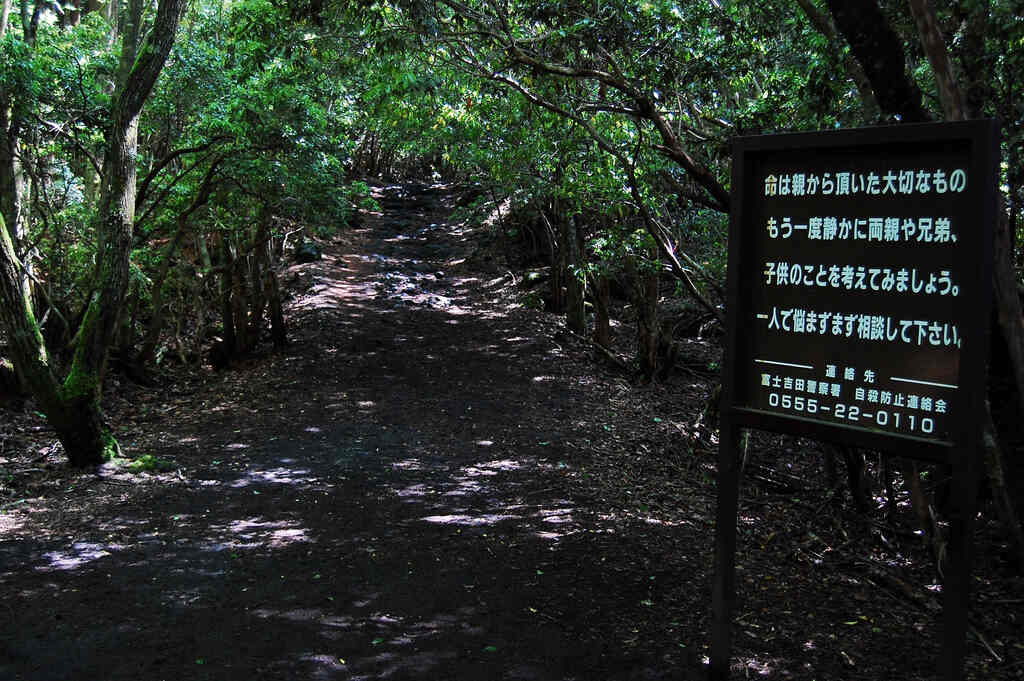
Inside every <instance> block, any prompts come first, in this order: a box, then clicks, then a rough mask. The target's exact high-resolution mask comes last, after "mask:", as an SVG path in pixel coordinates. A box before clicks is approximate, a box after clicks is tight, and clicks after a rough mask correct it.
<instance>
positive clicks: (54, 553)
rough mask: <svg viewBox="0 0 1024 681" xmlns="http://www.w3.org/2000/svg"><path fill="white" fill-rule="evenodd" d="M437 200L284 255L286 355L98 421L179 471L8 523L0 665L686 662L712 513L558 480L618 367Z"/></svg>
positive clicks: (645, 667) (694, 674)
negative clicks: (669, 519) (532, 307)
mask: <svg viewBox="0 0 1024 681" xmlns="http://www.w3.org/2000/svg"><path fill="white" fill-rule="evenodd" d="M453 198H454V196H453V195H452V194H451V193H449V192H448V191H446V190H444V189H443V188H426V187H423V188H419V190H418V191H416V192H414V193H413V194H412V195H407V188H406V189H403V188H390V189H388V190H386V191H385V192H384V194H383V196H382V206H383V210H382V213H381V214H377V215H371V216H368V217H367V219H366V221H365V226H364V227H363V228H361V229H360V230H358V231H357V232H355V233H353V234H351V235H349V236H348V237H347V242H346V243H344V244H338V245H335V246H332V247H331V248H330V249H328V251H327V252H326V253H325V258H324V260H323V261H321V262H318V263H312V264H309V265H303V266H296V267H294V268H292V272H291V273H290V274H289V275H288V276H289V277H290V278H291V281H292V284H293V285H296V286H300V287H304V288H305V289H306V290H305V293H303V294H302V295H300V296H298V297H297V298H296V299H294V300H293V301H292V302H291V324H292V328H293V338H294V343H293V344H292V346H291V347H290V348H289V349H288V350H287V351H286V352H285V353H282V354H280V355H276V356H273V357H269V358H264V359H263V360H262V361H261V362H259V363H258V364H256V365H254V366H249V367H243V368H240V369H237V370H234V371H232V372H229V373H228V374H227V375H226V376H225V377H224V379H223V380H222V381H220V382H214V383H211V384H210V385H206V386H202V387H200V388H196V389H195V391H194V392H192V394H186V393H182V394H179V395H177V396H172V397H173V399H171V400H170V401H169V403H168V406H164V407H161V408H160V410H159V411H160V412H161V413H160V414H158V415H156V416H154V417H153V420H152V422H151V423H149V424H144V426H142V427H140V429H139V430H137V431H133V432H129V433H127V434H126V435H124V436H122V439H128V438H132V437H135V438H137V441H135V442H133V443H130V444H132V445H133V446H134V447H136V448H140V447H145V448H146V449H147V451H150V452H152V453H154V454H156V455H158V456H160V457H163V458H167V459H171V460H173V461H175V462H176V463H177V464H178V465H179V466H180V467H181V468H180V470H179V471H178V472H176V473H173V474H165V475H162V476H152V477H149V478H147V479H146V481H144V482H143V483H138V480H137V479H135V480H129V479H127V478H126V477H125V476H123V475H118V474H112V473H109V472H106V473H104V474H102V475H100V476H91V477H88V478H87V479H83V480H80V481H78V482H76V483H75V485H77V491H75V490H72V489H70V488H69V490H67V492H68V494H67V495H66V496H65V504H64V506H63V507H56V506H54V505H53V504H51V505H49V506H47V505H45V504H43V505H40V506H39V507H38V508H35V509H32V510H34V511H35V512H34V513H29V512H26V513H24V514H22V515H21V516H19V518H18V520H17V524H16V525H15V526H13V527H12V526H8V527H7V528H6V529H7V532H6V533H5V534H4V535H3V536H2V537H0V538H2V539H3V541H0V589H2V593H0V621H3V620H5V619H6V620H7V621H6V624H5V625H4V626H3V627H0V678H3V679H23V680H29V679H33V680H36V679H38V680H41V681H42V680H45V681H59V680H61V679H75V680H76V681H82V680H86V679H104V680H110V681H114V680H119V679H164V678H166V679H424V680H425V679H431V680H433V679H509V680H514V679H521V680H524V681H532V680H535V681H546V680H556V679H564V680H568V679H581V680H582V679H668V678H674V679H680V678H699V674H700V671H699V662H698V658H699V653H700V652H701V647H702V643H703V642H702V641H701V640H700V639H701V638H702V634H701V628H702V626H703V625H704V624H703V620H704V618H705V617H706V615H707V612H706V608H707V606H706V603H707V582H706V573H707V568H708V565H707V563H708V557H709V556H710V542H711V533H710V531H709V527H708V525H707V522H706V521H705V520H702V519H701V517H708V514H704V515H703V516H701V514H699V513H694V514H693V521H692V522H684V523H681V524H677V525H675V526H669V525H667V524H660V523H652V522H645V521H644V520H643V519H622V518H615V517H611V516H609V515H607V512H606V511H604V510H599V509H604V508H606V507H605V506H603V505H602V504H599V503H591V502H593V501H594V500H592V499H589V498H587V497H586V496H585V495H582V496H581V495H577V494H576V493H574V491H573V490H574V484H573V477H572V476H573V475H575V473H574V471H575V465H574V464H575V462H576V461H578V460H579V459H580V458H582V457H585V456H586V455H587V453H586V449H587V447H588V446H589V443H591V442H595V441H597V440H599V439H600V438H601V437H602V433H603V432H604V431H607V430H608V429H609V428H611V427H613V426H609V425H607V424H608V423H615V421H614V420H613V419H612V416H614V417H615V418H616V419H619V420H620V421H621V419H623V418H625V419H628V418H629V415H628V414H624V413H618V414H610V413H611V412H613V411H616V410H618V411H619V412H621V411H622V409H623V405H622V404H619V403H617V402H616V395H617V394H618V393H619V392H622V391H620V390H618V389H617V387H616V383H615V380H614V379H612V378H607V377H605V378H601V377H595V376H593V374H592V368H590V369H588V368H587V363H586V362H583V363H580V362H575V361H573V358H574V357H578V356H579V354H581V352H582V350H581V349H580V348H567V347H566V345H567V343H571V342H572V340H571V339H566V338H564V337H559V336H558V335H557V334H556V333H553V332H552V331H553V327H551V326H550V325H549V324H550V322H545V321H544V320H543V318H542V316H540V315H538V314H537V313H534V312H531V311H529V310H523V309H520V308H516V307H515V306H511V305H509V298H508V296H507V295H505V294H504V293H503V289H504V288H505V287H507V286H509V285H510V284H511V283H512V282H511V279H510V278H509V276H510V275H507V274H506V273H504V272H502V271H501V270H499V269H498V268H496V267H495V266H493V265H491V264H490V263H489V262H488V261H487V260H486V259H485V258H483V257H481V256H480V253H479V252H478V250H477V242H476V241H475V240H474V235H473V234H471V233H469V232H467V231H465V230H464V229H463V228H462V227H460V226H459V225H457V224H450V223H448V222H446V220H447V216H448V215H449V213H450V211H451V203H452V201H453ZM627 411H628V409H627ZM602 412H609V414H610V416H609V419H608V420H607V421H602V417H601V414H602ZM595 415H596V416H595ZM648 422H649V421H648ZM72 487H74V485H73V486H72ZM9 522H10V521H9ZM688 574H692V575H693V579H694V582H693V583H690V584H687V583H681V581H680V580H681V578H684V577H685V576H686V575H688ZM683 582H685V580H683ZM682 594H686V595H685V596H684V595H682ZM680 601H686V602H689V603H691V604H692V607H690V608H689V609H688V610H687V611H683V612H680V611H679V610H678V608H676V609H675V610H674V611H672V612H667V611H664V610H663V609H662V608H663V607H664V606H663V605H662V604H663V603H666V602H675V603H676V605H677V606H678V603H679V602H680Z"/></svg>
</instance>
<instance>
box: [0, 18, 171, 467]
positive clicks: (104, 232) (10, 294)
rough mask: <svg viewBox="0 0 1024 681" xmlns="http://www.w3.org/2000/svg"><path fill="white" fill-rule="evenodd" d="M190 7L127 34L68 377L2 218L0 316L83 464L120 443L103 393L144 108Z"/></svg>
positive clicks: (122, 289) (27, 373) (18, 357)
mask: <svg viewBox="0 0 1024 681" xmlns="http://www.w3.org/2000/svg"><path fill="white" fill-rule="evenodd" d="M140 8H141V3H140ZM184 8H185V0H161V2H160V4H159V7H158V8H157V14H156V18H155V20H154V24H153V27H152V30H151V31H150V32H149V34H148V36H147V38H146V40H145V41H144V42H143V43H142V44H141V45H139V44H138V42H137V40H136V36H137V35H138V32H137V31H126V32H125V33H124V34H123V35H124V38H125V42H126V44H125V45H124V46H123V49H122V63H121V68H120V70H119V78H118V84H117V88H116V90H115V92H114V96H113V98H112V105H111V123H110V127H109V129H108V131H107V136H106V144H105V153H104V160H103V172H104V175H103V181H102V183H101V185H100V200H99V205H98V207H97V212H96V215H95V217H94V220H93V225H94V228H95V230H96V242H97V253H96V269H95V285H94V287H93V291H94V292H93V294H92V296H91V298H90V299H89V301H88V303H87V306H86V309H85V314H84V315H83V318H82V323H81V326H80V327H79V329H78V332H77V333H76V335H75V338H74V354H73V357H72V360H71V366H70V368H69V370H68V372H67V376H66V377H65V378H64V380H63V381H61V380H59V379H58V377H57V374H56V372H55V370H54V367H53V365H52V363H51V361H50V357H49V356H48V354H47V352H46V347H45V345H44V343H43V337H42V333H41V332H40V330H39V324H38V323H37V321H36V319H35V315H34V313H33V310H32V302H31V299H30V298H29V297H28V295H27V292H26V291H25V287H24V286H23V285H22V282H23V278H24V276H25V272H26V269H25V267H24V265H23V263H22V262H21V261H20V260H19V258H18V256H17V253H16V251H15V248H14V242H13V240H12V238H11V234H10V233H9V232H8V230H7V226H6V224H5V223H3V222H2V221H0V320H2V321H3V323H4V324H5V325H6V327H7V329H8V331H9V333H10V335H11V338H12V343H11V345H12V347H13V352H12V354H13V355H14V361H15V363H16V365H17V367H18V371H19V373H20V374H21V375H22V376H23V377H24V379H25V381H26V383H27V385H28V387H29V389H30V390H31V391H32V394H33V396H34V397H35V399H36V401H37V403H38V405H39V407H40V409H41V410H42V411H43V413H44V414H45V415H46V418H47V420H48V421H49V422H50V424H51V425H52V426H53V428H54V430H55V431H56V433H57V437H58V438H59V439H60V441H61V444H63V445H64V450H65V453H66V454H67V457H68V460H69V461H70V463H71V465H73V466H76V467H85V466H89V465H93V464H98V463H100V462H102V461H103V460H104V458H106V457H107V456H108V455H109V454H111V453H112V452H113V451H116V449H117V442H116V440H114V437H113V434H112V433H111V431H110V429H109V427H108V426H107V425H106V423H105V422H104V419H103V413H102V411H101V409H100V393H101V388H102V385H103V374H104V371H105V369H106V363H107V352H108V350H109V348H110V346H111V344H112V343H113V342H114V338H115V335H116V332H117V328H118V321H119V318H120V315H121V310H122V308H123V307H124V301H125V294H126V291H127V287H128V263H129V256H130V253H131V246H132V230H133V226H134V221H135V179H136V165H135V161H136V153H137V149H138V124H139V114H140V113H141V111H142V107H143V105H144V104H145V102H146V99H147V98H148V97H149V95H150V93H151V92H152V90H153V86H154V85H155V84H156V80H157V78H158V77H159V75H160V72H161V70H162V69H163V66H164V63H165V62H166V61H167V57H168V55H169V54H170V51H171V46H172V45H173V43H174V37H175V35H176V34H177V29H178V22H179V20H180V18H181V14H182V12H183V10H184ZM129 43H130V44H129ZM136 48H138V49H136Z"/></svg>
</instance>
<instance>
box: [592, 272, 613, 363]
mask: <svg viewBox="0 0 1024 681" xmlns="http://www.w3.org/2000/svg"><path fill="white" fill-rule="evenodd" d="M593 290H594V342H595V343H597V344H598V345H600V346H602V347H605V348H610V347H611V340H612V334H611V315H610V312H609V299H610V298H611V286H610V284H609V282H608V277H607V276H605V275H603V274H599V275H597V277H596V278H595V282H594V287H593Z"/></svg>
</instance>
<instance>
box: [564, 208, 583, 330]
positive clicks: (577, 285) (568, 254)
mask: <svg viewBox="0 0 1024 681" xmlns="http://www.w3.org/2000/svg"><path fill="white" fill-rule="evenodd" d="M561 227H562V250H564V251H565V291H566V296H565V297H566V301H565V302H566V316H565V322H566V326H568V327H569V330H570V331H572V332H574V333H577V334H579V335H581V336H582V335H584V334H586V332H587V318H586V307H585V305H584V297H585V293H586V287H585V286H584V282H585V279H584V278H583V273H582V272H581V271H580V270H581V268H582V266H583V262H582V257H581V253H582V250H583V249H582V246H581V244H580V238H579V230H578V229H577V227H576V218H575V217H571V216H569V217H566V218H565V219H564V220H562V221H561Z"/></svg>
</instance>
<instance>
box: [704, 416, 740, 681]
mask: <svg viewBox="0 0 1024 681" xmlns="http://www.w3.org/2000/svg"><path fill="white" fill-rule="evenodd" d="M738 435H739V429H738V428H737V427H736V426H735V425H733V424H732V422H731V419H730V418H729V417H728V414H727V410H723V412H722V427H721V431H720V434H719V441H718V480H717V485H718V508H717V510H716V513H715V581H714V587H713V589H712V594H711V603H712V608H713V611H712V621H711V675H710V679H711V681H727V679H728V678H729V657H730V652H731V650H732V611H733V604H734V601H735V599H736V514H737V510H738V506H739V492H740V469H739V456H737V442H738V440H739V437H738Z"/></svg>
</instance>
